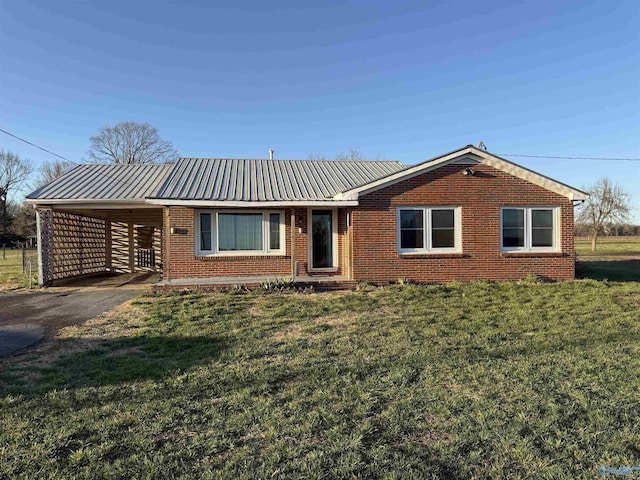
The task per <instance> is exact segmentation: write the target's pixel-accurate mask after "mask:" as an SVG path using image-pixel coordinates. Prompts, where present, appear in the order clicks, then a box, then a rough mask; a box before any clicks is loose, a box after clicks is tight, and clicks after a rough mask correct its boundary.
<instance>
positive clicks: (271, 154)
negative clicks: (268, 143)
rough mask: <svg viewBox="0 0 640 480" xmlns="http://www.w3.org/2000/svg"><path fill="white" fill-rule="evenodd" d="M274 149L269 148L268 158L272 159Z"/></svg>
mask: <svg viewBox="0 0 640 480" xmlns="http://www.w3.org/2000/svg"><path fill="white" fill-rule="evenodd" d="M274 152H275V150H274V149H273V148H270V149H269V160H273V154H274Z"/></svg>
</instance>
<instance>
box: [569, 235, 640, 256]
mask: <svg viewBox="0 0 640 480" xmlns="http://www.w3.org/2000/svg"><path fill="white" fill-rule="evenodd" d="M575 248H576V253H577V255H578V256H579V257H596V256H627V257H628V256H636V257H640V237H600V238H599V239H598V245H597V250H596V251H595V252H592V251H591V240H590V239H589V238H587V237H576V238H575Z"/></svg>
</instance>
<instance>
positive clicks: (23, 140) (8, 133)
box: [0, 128, 80, 165]
mask: <svg viewBox="0 0 640 480" xmlns="http://www.w3.org/2000/svg"><path fill="white" fill-rule="evenodd" d="M0 132H2V133H6V134H7V135H9V136H10V137H13V138H17V139H18V140H20V141H21V142H24V143H26V144H28V145H31V146H32V147H36V148H39V149H40V150H42V151H43V152H47V153H48V154H50V155H53V156H54V157H58V158H61V159H62V160H65V161H67V162H71V163H75V164H76V165H80V164H79V163H78V162H74V161H73V160H69V159H68V158H66V157H63V156H62V155H58V154H57V153H53V152H52V151H51V150H47V149H46V148H44V147H41V146H39V145H36V144H35V143H31V142H30V141H29V140H25V139H24V138H20V137H19V136H17V135H14V134H13V133H10V132H7V131H6V130H3V129H2V128H0Z"/></svg>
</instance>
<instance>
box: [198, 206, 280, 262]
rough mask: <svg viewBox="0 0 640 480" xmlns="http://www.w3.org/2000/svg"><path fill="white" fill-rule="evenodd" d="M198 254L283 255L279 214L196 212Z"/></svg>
mask: <svg viewBox="0 0 640 480" xmlns="http://www.w3.org/2000/svg"><path fill="white" fill-rule="evenodd" d="M196 225H197V229H198V232H197V239H198V241H197V244H196V254H197V255H261V254H262V255H265V254H282V253H283V252H282V245H283V244H284V215H283V213H282V212H246V211H243V212H234V211H228V210H221V211H213V210H207V211H199V212H198V213H197V221H196Z"/></svg>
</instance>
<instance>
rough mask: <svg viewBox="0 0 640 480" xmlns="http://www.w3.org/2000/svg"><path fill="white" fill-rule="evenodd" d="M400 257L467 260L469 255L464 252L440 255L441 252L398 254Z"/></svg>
mask: <svg viewBox="0 0 640 480" xmlns="http://www.w3.org/2000/svg"><path fill="white" fill-rule="evenodd" d="M398 256H399V257H401V258H402V257H406V258H465V257H468V255H465V254H464V253H462V252H449V253H444V252H442V253H440V252H398Z"/></svg>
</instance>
